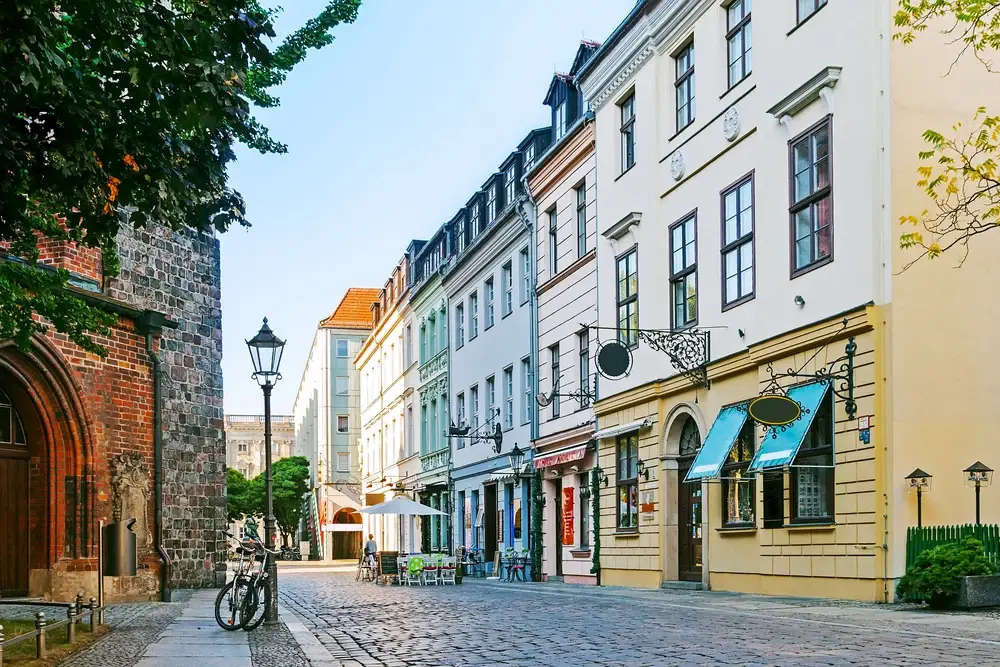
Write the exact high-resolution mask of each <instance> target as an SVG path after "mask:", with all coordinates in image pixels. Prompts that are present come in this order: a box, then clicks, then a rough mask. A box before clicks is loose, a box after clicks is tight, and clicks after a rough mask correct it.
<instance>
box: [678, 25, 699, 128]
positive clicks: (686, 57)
mask: <svg viewBox="0 0 1000 667" xmlns="http://www.w3.org/2000/svg"><path fill="white" fill-rule="evenodd" d="M674 64H675V68H676V73H677V78H676V79H675V81H674V87H675V88H676V91H677V131H678V132H680V131H681V130H683V129H684V128H685V127H687V126H688V125H690V124H691V123H692V122H693V121H694V111H695V105H694V41H692V42H691V43H690V44H688V45H687V46H685V47H684V48H683V49H681V52H680V53H678V54H677V56H676V57H675V58H674Z"/></svg>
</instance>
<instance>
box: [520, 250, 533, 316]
mask: <svg viewBox="0 0 1000 667" xmlns="http://www.w3.org/2000/svg"><path fill="white" fill-rule="evenodd" d="M519 257H520V259H521V261H520V262H519V265H520V267H521V290H520V292H521V293H520V297H521V305H522V306H523V305H524V304H525V303H527V302H528V294H529V293H530V290H531V256H530V255H529V254H528V249H527V248H521V252H520V255H519Z"/></svg>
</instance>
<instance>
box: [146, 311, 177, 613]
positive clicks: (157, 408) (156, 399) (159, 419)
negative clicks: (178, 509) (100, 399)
mask: <svg viewBox="0 0 1000 667" xmlns="http://www.w3.org/2000/svg"><path fill="white" fill-rule="evenodd" d="M137 324H138V328H139V330H140V331H141V332H142V333H143V334H145V336H146V354H148V355H149V359H150V361H151V362H152V364H153V506H154V510H153V511H154V523H155V524H156V551H157V553H158V554H159V556H160V560H161V561H162V565H161V567H160V595H161V597H162V601H163V602H170V565H171V561H170V555H169V554H168V553H167V550H166V548H164V546H163V407H162V404H161V399H162V396H163V390H162V385H161V380H160V365H161V362H160V358H159V356H157V354H156V351H155V349H154V346H153V337H154V336H155V335H156V334H157V333H159V332H162V329H163V327H164V326H170V327H171V328H176V326H177V325H176V324H174V323H173V322H169V321H168V320H167V319H166V317H165V316H164V315H163V314H162V313H157V312H155V311H151V310H147V311H144V312H143V313H142V315H141V316H140V317H139V320H138V322H137ZM171 325H172V326H171Z"/></svg>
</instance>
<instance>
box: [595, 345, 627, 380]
mask: <svg viewBox="0 0 1000 667" xmlns="http://www.w3.org/2000/svg"><path fill="white" fill-rule="evenodd" d="M631 370H632V350H631V349H629V347H628V345H625V344H624V343H622V342H621V341H617V340H612V341H608V342H607V343H601V345H600V347H599V348H598V350H597V372H598V373H600V374H601V375H603V376H604V377H606V378H607V379H609V380H618V379H620V378H623V377H625V376H626V375H628V374H629V372H630V371H631Z"/></svg>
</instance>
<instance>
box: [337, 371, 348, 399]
mask: <svg viewBox="0 0 1000 667" xmlns="http://www.w3.org/2000/svg"><path fill="white" fill-rule="evenodd" d="M349 389H350V382H349V381H348V378H347V376H346V375H338V376H337V379H336V390H337V395H338V396H346V395H347V392H348V390H349Z"/></svg>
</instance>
